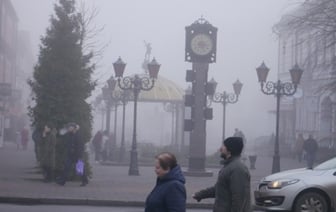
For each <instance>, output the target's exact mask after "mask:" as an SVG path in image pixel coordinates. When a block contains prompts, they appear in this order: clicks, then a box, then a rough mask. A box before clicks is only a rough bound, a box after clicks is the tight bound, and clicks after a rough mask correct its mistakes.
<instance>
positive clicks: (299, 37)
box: [274, 3, 336, 149]
mask: <svg viewBox="0 0 336 212" xmlns="http://www.w3.org/2000/svg"><path fill="white" fill-rule="evenodd" d="M307 6H308V5H306V4H305V3H304V4H302V5H301V6H299V7H298V8H296V10H294V11H292V12H291V13H289V14H286V15H285V16H283V17H282V19H281V21H280V22H279V23H278V24H276V25H275V27H274V30H275V32H276V34H277V35H278V38H279V73H278V77H279V79H281V80H284V81H290V75H289V72H288V71H289V70H290V69H291V67H293V66H294V65H295V64H298V65H299V66H300V67H301V68H302V69H303V70H304V72H303V75H302V78H301V82H300V85H299V88H298V91H297V93H296V94H295V95H294V97H293V98H283V99H282V101H281V107H280V108H281V112H280V116H281V117H280V123H281V124H280V135H282V138H283V141H284V142H285V143H287V144H293V141H295V138H296V136H297V134H298V133H303V134H304V137H305V138H307V137H308V134H312V135H313V136H314V137H315V138H316V139H317V140H318V142H319V145H320V147H322V148H325V149H335V145H336V138H335V137H336V95H335V92H333V91H331V90H330V89H328V88H327V85H330V83H331V82H334V83H336V69H335V68H336V65H335V64H336V56H335V55H336V51H335V50H336V47H335V41H336V35H335V34H334V36H333V37H330V34H328V36H327V35H326V36H324V35H323V32H320V31H319V29H318V28H316V27H311V28H309V27H306V28H298V29H297V30H295V29H294V30H293V27H292V25H291V24H290V23H292V22H291V21H293V17H298V16H300V14H303V13H305V10H306V9H307ZM316 35H318V36H316Z"/></svg>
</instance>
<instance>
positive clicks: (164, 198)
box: [145, 166, 187, 212]
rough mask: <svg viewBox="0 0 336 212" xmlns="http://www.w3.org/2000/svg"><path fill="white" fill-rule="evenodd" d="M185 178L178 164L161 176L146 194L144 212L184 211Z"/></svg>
mask: <svg viewBox="0 0 336 212" xmlns="http://www.w3.org/2000/svg"><path fill="white" fill-rule="evenodd" d="M184 184H185V178H184V176H183V174H182V171H181V168H180V167H179V166H176V167H174V168H173V169H172V170H170V171H169V172H168V173H167V174H166V175H165V176H163V177H162V178H157V180H156V185H155V187H154V189H153V190H152V192H151V193H150V194H149V195H148V196H147V199H146V207H145V212H173V211H174V212H185V211H186V198H187V197H186V196H187V195H186V189H185V186H184Z"/></svg>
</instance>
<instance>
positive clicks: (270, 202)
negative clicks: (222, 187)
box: [254, 157, 336, 212]
mask: <svg viewBox="0 0 336 212" xmlns="http://www.w3.org/2000/svg"><path fill="white" fill-rule="evenodd" d="M254 199H255V203H254V209H256V210H265V211H295V212H298V211H319V212H330V211H335V206H336V157H335V158H332V159H330V160H328V161H325V162H323V163H321V164H320V165H318V166H316V167H314V168H313V169H307V168H301V169H293V170H288V171H283V172H279V173H276V174H272V175H269V176H267V177H265V178H263V179H262V180H261V181H260V183H259V185H258V187H257V189H256V190H255V191H254Z"/></svg>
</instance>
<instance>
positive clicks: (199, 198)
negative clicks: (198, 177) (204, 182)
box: [192, 192, 202, 202]
mask: <svg viewBox="0 0 336 212" xmlns="http://www.w3.org/2000/svg"><path fill="white" fill-rule="evenodd" d="M192 198H194V199H195V200H196V201H197V202H200V201H201V200H202V198H201V197H200V195H199V193H197V192H196V193H194V194H193V195H192Z"/></svg>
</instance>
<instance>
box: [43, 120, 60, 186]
mask: <svg viewBox="0 0 336 212" xmlns="http://www.w3.org/2000/svg"><path fill="white" fill-rule="evenodd" d="M55 148H56V129H55V127H54V126H53V125H52V124H46V125H45V126H44V130H43V133H42V141H41V152H40V153H41V155H40V156H41V158H40V159H41V161H40V162H41V167H42V171H43V176H44V181H45V182H51V181H52V180H54V169H55Z"/></svg>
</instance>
